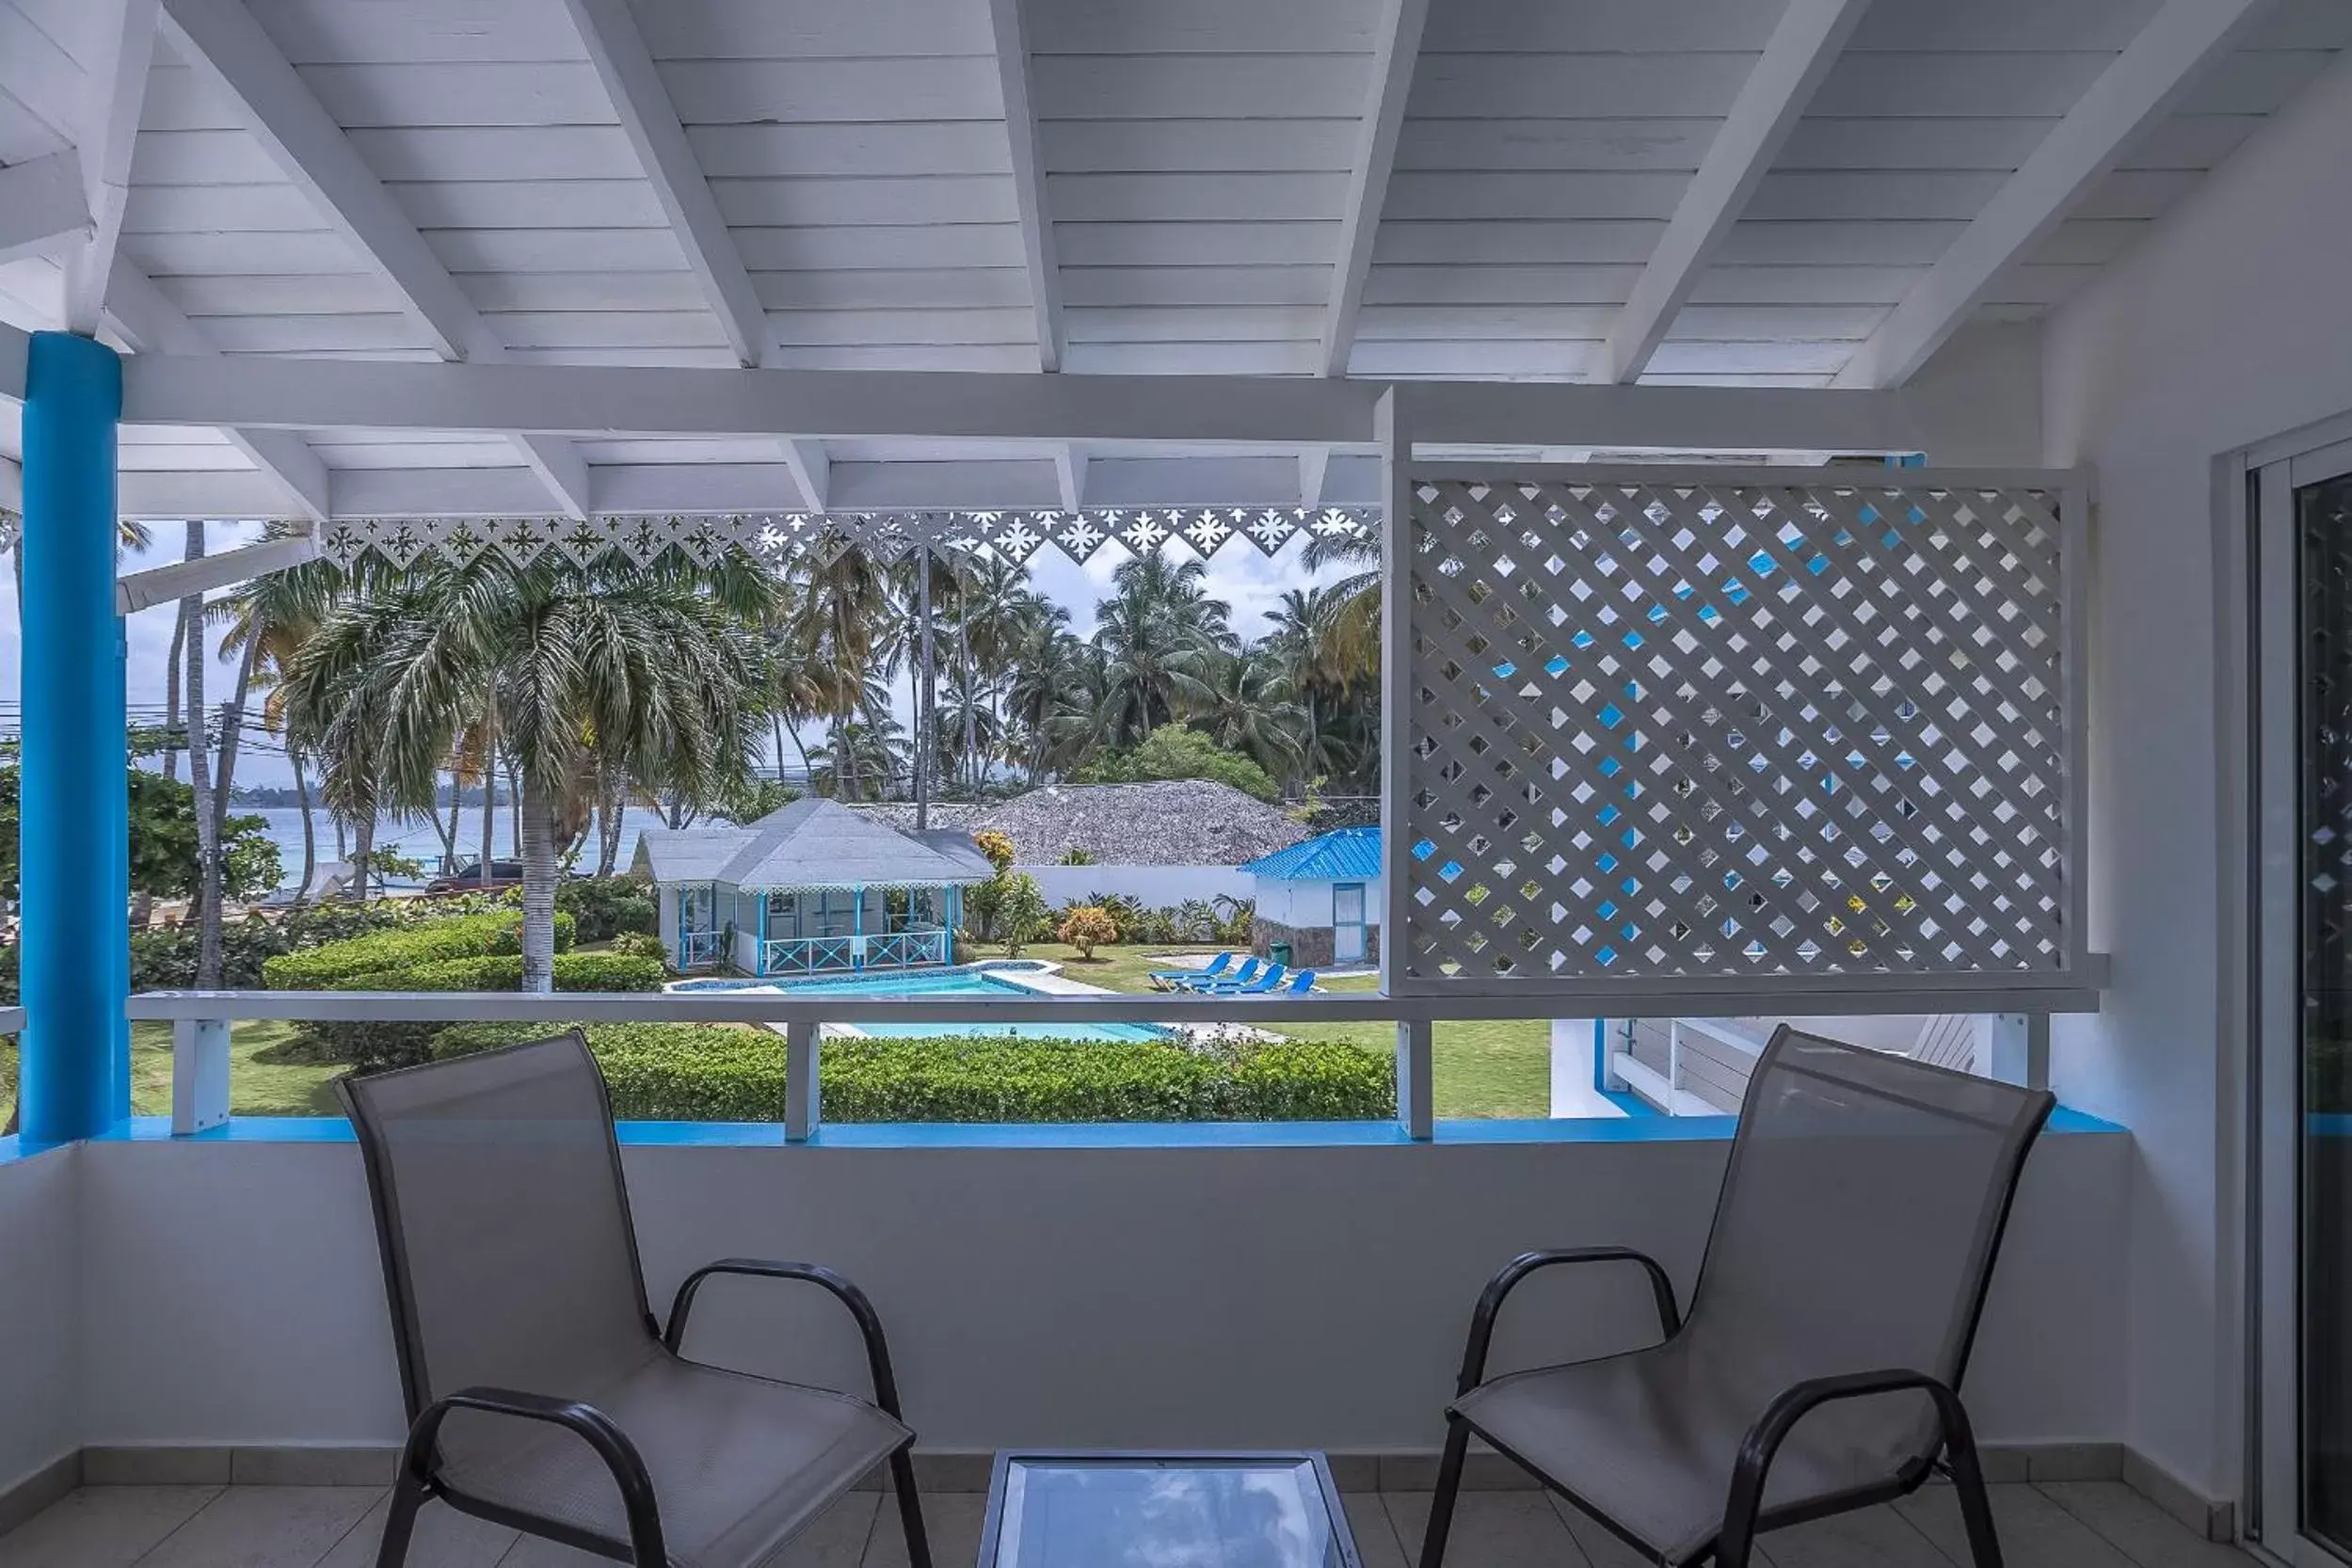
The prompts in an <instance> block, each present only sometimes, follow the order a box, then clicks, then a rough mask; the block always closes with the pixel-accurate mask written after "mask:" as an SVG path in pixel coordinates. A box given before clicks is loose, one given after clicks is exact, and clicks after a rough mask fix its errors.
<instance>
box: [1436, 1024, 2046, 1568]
mask: <svg viewBox="0 0 2352 1568" xmlns="http://www.w3.org/2000/svg"><path fill="white" fill-rule="evenodd" d="M2054 1103H2055V1102H2054V1100H2053V1099H2052V1096H2049V1095H2048V1094H2047V1093H2044V1092H2040V1091H2028V1090H2024V1089H2019V1088H2015V1087H2012V1086H2010V1085H2008V1084H2003V1083H1993V1082H1989V1081H1987V1080H1983V1079H1977V1078H1970V1077H1966V1076H1964V1075H1962V1074H1959V1073H1955V1072H1950V1071H1947V1070H1945V1069H1944V1068H1941V1067H1936V1066H1931V1065H1928V1064H1923V1063H1920V1062H1917V1061H1912V1060H1908V1059H1905V1058H1902V1057H1896V1056H1890V1055H1885V1054H1881V1053H1880V1052H1877V1051H1870V1050H1863V1049H1859V1048H1855V1047H1851V1046H1846V1045H1841V1044H1839V1043H1838V1042H1836V1041H1833V1040H1826V1039H1822V1038H1820V1037H1818V1036H1816V1035H1808V1034H1799V1033H1795V1032H1792V1031H1790V1030H1788V1029H1787V1028H1785V1027H1784V1028H1782V1029H1781V1030H1779V1031H1778V1032H1775V1033H1774V1035H1773V1036H1772V1040H1771V1043H1770V1045H1769V1046H1768V1048H1766V1049H1765V1051H1764V1054H1763V1056H1762V1058H1761V1059H1760V1060H1759V1062H1758V1063H1757V1065H1756V1069H1755V1072H1754V1074H1753V1076H1752V1078H1751V1079H1750V1080H1749V1084H1748V1093H1747V1097H1746V1099H1745V1101H1744V1102H1743V1104H1742V1106H1741V1109H1740V1117H1739V1130H1738V1133H1737V1135H1736V1137H1735V1139H1734V1140H1733V1144H1732V1150H1731V1156H1730V1160H1729V1162H1728V1164H1727V1165H1726V1167H1725V1170H1724V1174H1723V1186H1722V1191H1721V1193H1720V1197H1719V1199H1718V1201H1717V1206H1716V1212H1715V1224H1714V1227H1713V1229H1712V1231H1711V1232H1710V1234H1709V1236H1708V1240H1707V1251H1706V1256H1705V1260H1704V1263H1703V1265H1702V1267H1701V1270H1700V1274H1699V1280H1698V1284H1697V1287H1696V1288H1695V1290H1694V1292H1693V1294H1692V1296H1691V1300H1690V1309H1689V1313H1688V1317H1687V1318H1686V1317H1682V1316H1679V1315H1678V1314H1677V1312H1676V1309H1675V1306H1674V1302H1673V1292H1672V1286H1671V1284H1670V1283H1669V1281H1668V1279H1667V1276H1666V1273H1665V1272H1664V1270H1662V1269H1661V1268H1659V1267H1658V1265H1657V1264H1656V1262H1655V1261H1653V1260H1651V1259H1649V1258H1647V1257H1644V1256H1640V1254H1638V1253H1634V1252H1631V1251H1630V1250H1628V1249H1624V1248H1586V1249H1580V1250H1576V1251H1568V1252H1550V1253H1530V1254H1528V1255H1526V1256H1523V1257H1520V1258H1518V1259H1515V1260H1514V1261H1513V1262H1512V1264H1510V1265H1509V1266H1508V1267H1506V1268H1505V1269H1504V1270H1503V1272H1501V1273H1499V1274H1497V1275H1496V1277H1495V1279H1494V1280H1493V1281H1492V1282H1490V1283H1489V1285H1488V1287H1487V1289H1486V1292H1485V1294H1484V1295H1483V1296H1482V1297H1481V1298H1480V1302H1479V1305H1478V1309H1477V1311H1476V1312H1475V1313H1474V1314H1473V1317H1472V1320H1471V1332H1470V1342H1469V1346H1468V1348H1467V1350H1466V1352H1465V1353H1464V1363H1463V1370H1462V1378H1461V1383H1460V1390H1459V1393H1458V1395H1457V1397H1456V1399H1455V1400H1454V1403H1453V1405H1452V1406H1451V1408H1450V1409H1449V1410H1448V1412H1447V1416H1448V1432H1447V1446H1446V1454H1445V1460H1444V1463H1443V1464H1442V1465H1441V1467H1440V1471H1439V1477H1438V1496H1437V1497H1436V1498H1435V1499H1434V1504H1433V1506H1432V1509H1431V1512H1430V1525H1429V1535H1428V1538H1427V1540H1426V1541H1425V1543H1424V1545H1423V1548H1422V1557H1421V1568H1439V1565H1440V1563H1441V1561H1442V1559H1443V1556H1444V1552H1445V1544H1446V1535H1447V1531H1448V1525H1449V1522H1450V1516H1451V1512H1452V1508H1453V1500H1454V1493H1455V1491H1456V1489H1457V1488H1458V1487H1459V1485H1460V1481H1461V1470H1462V1464H1463V1460H1464V1453H1465V1450H1466V1448H1467V1445H1468V1441H1469V1437H1470V1435H1471V1434H1472V1433H1473V1432H1475V1433H1477V1434H1478V1435H1480V1436H1481V1437H1483V1438H1485V1439H1486V1441H1488V1442H1489V1443H1491V1444H1492V1445H1493V1446H1494V1447H1495V1448H1497V1449H1499V1450H1500V1451H1501V1452H1503V1453H1504V1454H1506V1455H1508V1456H1510V1457H1511V1458H1512V1459H1513V1460H1515V1461H1516V1462H1517V1463H1518V1464H1521V1465H1522V1466H1524V1467H1525V1468H1527V1469H1528V1470H1530V1471H1532V1472H1533V1473H1534V1474H1535V1475H1536V1476H1537V1477H1538V1478H1539V1479H1541V1480H1544V1482H1545V1483H1546V1484H1547V1485H1549V1486H1551V1487H1552V1488H1553V1489H1554V1490H1556V1491H1558V1492H1560V1493H1561V1494H1562V1495H1563V1496H1566V1497H1568V1498H1569V1500H1570V1501H1572V1502H1574V1503H1575V1504H1576V1505H1577V1506H1578V1507H1579V1508H1581V1509H1583V1510H1584V1511H1585V1512H1588V1513H1590V1514H1592V1516H1593V1517H1594V1518H1595V1519H1597V1520H1598V1521H1600V1522H1601V1523H1602V1524H1604V1525H1606V1526H1608V1528H1610V1529H1611V1530H1612V1531H1614V1532H1615V1533H1616V1534H1618V1535H1620V1536H1622V1537H1623V1538H1624V1539H1625V1540H1626V1541H1627V1542H1629V1543H1630V1544H1633V1545H1635V1546H1636V1547H1638V1548H1640V1550H1641V1552H1642V1553H1643V1554H1644V1555H1645V1556H1647V1557H1649V1558H1650V1559H1652V1560H1656V1561H1657V1562H1660V1563H1663V1564H1668V1565H1670V1568H1674V1565H1679V1564H1682V1563H1687V1562H1691V1561H1694V1560H1698V1559H1700V1558H1704V1557H1708V1556H1713V1557H1714V1558H1715V1559H1716V1560H1717V1561H1718V1562H1719V1563H1722V1564H1724V1565H1725V1568H1744V1564H1745V1563H1746V1561H1747V1558H1748V1553H1749V1550H1750V1547H1751V1545H1752V1542H1753V1538H1754V1536H1755V1535H1756V1533H1757V1532H1759V1531H1760V1530H1765V1529H1771V1528H1777V1527H1779V1526H1783V1525H1790V1524H1796V1523H1799V1522H1800V1521H1802V1520H1805V1519H1811V1518H1817V1517H1820V1516H1822V1515H1824V1514H1828V1513H1834V1512H1843V1511H1845V1510H1847V1509H1850V1508H1860V1507H1865V1506H1868V1505H1870V1504H1873V1503H1878V1502H1882V1501H1886V1500H1888V1499H1890V1498H1893V1497H1896V1496H1901V1495H1902V1494H1904V1493H1906V1492H1908V1491H1910V1490H1912V1488H1913V1487H1916V1486H1917V1485H1919V1484H1920V1483H1921V1482H1922V1481H1923V1480H1926V1479H1927V1477H1928V1473H1929V1469H1930V1466H1931V1464H1932V1462H1933V1461H1934V1460H1935V1458H1936V1456H1937V1454H1938V1453H1939V1452H1940V1451H1941V1452H1943V1453H1944V1454H1946V1455H1948V1457H1949V1461H1950V1464H1951V1469H1952V1473H1953V1478H1954V1480H1956V1481H1957V1482H1958V1483H1959V1485H1960V1503H1961V1511H1962V1513H1963V1516H1964V1517H1965V1519H1966V1522H1967V1525H1968V1533H1969V1541H1970V1545H1971V1548H1972V1550H1973V1551H1974V1552H1975V1554H1976V1560H1977V1563H1978V1568H1997V1565H1998V1563H1999V1560H2000V1558H1999V1550H2000V1548H1999V1544H1998V1542H1997V1540H1996V1539H1995V1538H1994V1536H1993V1532H1992V1515H1991V1512H1990V1509H1989V1508H1988V1507H1987V1506H1986V1501H1985V1496H1984V1489H1983V1480H1982V1477H1981V1474H1980V1472H1979V1469H1978V1466H1977V1464H1976V1447H1975V1441H1974V1438H1973V1436H1972V1435H1971V1433H1970V1431H1969V1428H1968V1421H1967V1413H1966V1410H1965V1408H1964V1407H1963V1406H1962V1405H1961V1403H1960V1398H1959V1394H1958V1392H1957V1390H1958V1388H1959V1384H1960V1375H1961V1373H1962V1371H1963V1370H1964V1369H1965V1368H1966V1365H1967V1360H1968V1350H1969V1345H1970V1342H1971V1341H1972V1339H1973V1338H1974V1336H1975V1334H1976V1320H1977V1317H1978V1315H1979V1313H1980V1311H1981V1310H1982V1307H1983V1304H1984V1297H1985V1290H1986V1288H1987V1286H1988V1284H1989V1282H1990V1280H1991V1277H1992V1264H1993V1258H1994V1256H1995V1254H1996V1252H1997V1251H1998V1248H1999V1245H2000V1237H2001V1231H2002V1228H2003V1226H2004V1224H2006V1222H2007V1219H2008V1209H2009V1204H2010V1201H2011V1198H2012V1196H2013V1194H2014V1193H2015V1192H2016V1186H2017V1179H2018V1176H2019V1173H2020V1171H2021V1170H2022V1168H2023V1166H2024V1159H2025V1154H2026V1151H2027V1150H2028V1149H2029V1148H2030V1147H2031V1145H2032V1144H2033V1141H2034V1139H2035V1137H2036V1136H2037V1135H2038V1134H2039V1133H2040V1129H2041V1127H2042V1124H2043V1123H2044V1122H2045V1121H2046V1120H2047V1119H2048V1117H2049V1113H2050V1110H2051V1107H2052V1105H2053V1104H2054ZM1600 1262H1607V1263H1614V1264H1620V1265H1625V1264H1630V1265H1634V1266H1637V1267H1640V1268H1641V1269H1643V1270H1644V1271H1646V1272H1647V1273H1648V1276H1649V1280H1650V1284H1651V1288H1652V1290H1653V1292H1654V1294H1655V1296H1656V1303H1657V1308H1658V1317H1659V1326H1660V1329H1661V1331H1662V1333H1663V1336H1664V1337H1663V1339H1662V1340H1661V1342H1660V1343H1658V1344H1656V1345H1655V1346H1651V1347H1648V1348H1645V1349H1640V1350H1635V1351H1631V1352H1625V1353H1624V1354H1620V1355H1614V1356H1608V1357H1604V1358H1600V1359H1597V1360H1591V1361H1584V1362H1577V1363H1572V1364H1569V1365H1566V1366H1558V1367H1544V1368H1535V1369H1533V1370H1529V1371H1522V1372H1514V1373H1512V1374H1509V1375H1506V1376H1501V1377H1496V1378H1494V1379H1492V1380H1491V1381H1490V1380H1488V1379H1487V1378H1486V1377H1485V1359H1486V1350H1487V1346H1488V1343H1489V1342H1490V1340H1491V1337H1492V1335H1493V1332H1494V1326H1495V1321H1496V1316H1497V1314H1498V1313H1499V1312H1500V1310H1501V1307H1502V1305H1503V1303H1504V1301H1505V1300H1506V1299H1507V1298H1508V1296H1509V1295H1510V1293H1511V1291H1512V1288H1514V1287H1515V1286H1516V1285H1517V1284H1518V1283H1519V1282H1520V1281H1521V1280H1522V1279H1525V1278H1526V1277H1527V1276H1528V1274H1530V1273H1532V1272H1535V1271H1537V1270H1539V1269H1543V1268H1546V1267H1550V1266H1553V1265H1558V1264H1569V1263H1578V1264H1581V1263H1600Z"/></svg>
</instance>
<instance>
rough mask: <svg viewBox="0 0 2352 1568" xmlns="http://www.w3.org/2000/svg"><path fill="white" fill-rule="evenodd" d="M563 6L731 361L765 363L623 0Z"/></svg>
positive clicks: (732, 257) (740, 268)
mask: <svg viewBox="0 0 2352 1568" xmlns="http://www.w3.org/2000/svg"><path fill="white" fill-rule="evenodd" d="M565 5H566V7H567V8H568V10H569V11H570V12H571V19H572V24H573V25H574V26H575V27H577V28H578V29H579V33H580V41H581V43H582V45H583V46H584V47H585V48H586V50H587V52H588V60H589V63H590V64H592V65H594V66H595V67H596V72H597V75H598V76H599V77H600V79H601V80H602V81H603V83H604V88H605V91H606V92H607V93H609V94H610V95H611V97H612V100H613V108H614V112H615V113H616V114H617V115H618V116H619V117H620V122H621V129H622V130H623V131H625V132H626V133H628V136H629V144H630V146H631V147H632V148H633V149H634V150H635V152H636V154H637V159H638V162H639V163H640V164H641V165H643V166H644V168H645V176H646V179H647V181H648V183H649V184H651V185H652V186H653V193H654V195H655V196H656V197H657V198H658V199H659V200H660V201H661V203H662V211H663V212H664V214H666V215H667V216H668V218H669V225H670V229H671V232H674V233H675V234H676V235H677V236H678V243H679V245H680V248H683V249H684V250H685V252H686V264H687V265H688V266H689V267H691V268H693V270H694V274H695V276H696V279H697V280H699V281H700V282H701V284H702V288H703V292H704V293H705V294H707V295H708V296H710V301H711V310H712V313H713V314H715V315H716V316H717V317H718V321H719V326H720V328H722V329H723V330H724V331H725V332H726V333H727V341H728V344H729V345H730V346H731V347H732V348H733V349H734V350H735V358H736V360H737V361H738V362H739V363H741V364H744V365H757V364H760V362H762V361H763V360H765V359H766V358H767V351H768V346H769V342H770V335H769V332H768V317H767V312H765V311H764V310H762V309H761V308H760V296H759V295H758V294H757V293H756V292H755V291H754V290H753V289H752V286H751V275H750V274H749V273H747V272H745V271H744V261H743V257H742V255H741V254H740V253H739V252H738V251H737V250H736V248H735V241H734V236H733V235H732V234H730V233H729V232H728V227H727V223H726V220H725V219H724V218H722V217H721V216H719V207H718V202H717V201H716V200H713V199H712V195H711V183H710V181H709V180H708V179H707V178H706V177H705V176H704V174H703V171H702V167H701V165H700V163H699V162H698V161H697V160H696V156H695V150H694V147H693V145H692V144H691V143H689V142H688V141H687V139H686V132H685V128H684V126H683V125H681V124H680V121H679V118H678V110H677V107H676V105H675V104H672V103H671V102H670V96H669V90H668V88H665V87H664V86H663V83H662V75H661V72H659V71H658V70H657V69H656V68H655V66H654V63H653V56H652V54H651V52H650V51H648V49H647V48H646V44H645V38H644V36H643V35H642V34H641V33H639V32H638V30H637V24H636V21H635V19H634V18H633V17H632V15H631V14H630V9H629V0H565Z"/></svg>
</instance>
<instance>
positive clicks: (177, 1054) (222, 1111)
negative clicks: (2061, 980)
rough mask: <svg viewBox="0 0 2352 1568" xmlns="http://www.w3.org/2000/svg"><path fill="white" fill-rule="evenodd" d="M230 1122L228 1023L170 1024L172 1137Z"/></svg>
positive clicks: (212, 1020)
mask: <svg viewBox="0 0 2352 1568" xmlns="http://www.w3.org/2000/svg"><path fill="white" fill-rule="evenodd" d="M228 1119H229V1020H228V1019H226V1018H174V1019H173V1020H172V1021H171V1135H172V1136H173V1137H174V1138H184V1137H186V1136H187V1135H188V1134H189V1133H191V1132H201V1131H203V1130H204V1129H205V1128H212V1127H218V1126H220V1125H221V1124H222V1123H223V1122H226V1121H227V1120H228Z"/></svg>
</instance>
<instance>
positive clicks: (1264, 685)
mask: <svg viewBox="0 0 2352 1568" xmlns="http://www.w3.org/2000/svg"><path fill="white" fill-rule="evenodd" d="M1193 722H1194V724H1195V725H1196V726H1197V727H1198V728H1201V729H1203V730H1205V731H1207V733H1208V738H1209V739H1210V740H1212V741H1214V742H1216V743H1217V744H1219V745H1220V746H1222V747H1224V749H1225V750H1227V751H1235V752H1240V754H1241V755H1242V756H1244V757H1247V758H1249V759H1250V760H1252V761H1254V762H1256V764H1257V765H1258V766H1259V767H1261V768H1264V769H1265V770H1266V772H1267V773H1268V774H1269V775H1270V776H1272V777H1275V778H1284V777H1287V776H1290V775H1292V774H1294V773H1295V772H1296V770H1297V768H1298V765H1299V762H1300V760H1301V759H1302V758H1303V757H1304V754H1305V734H1304V732H1305V728H1306V712H1305V710H1304V709H1303V708H1301V707H1300V706H1299V705H1298V704H1297V703H1296V702H1293V701H1292V700H1291V699H1290V678H1289V676H1288V674H1287V673H1285V671H1284V670H1283V667H1282V663H1281V660H1280V658H1279V656H1278V655H1277V654H1275V652H1274V651H1273V650H1272V649H1271V648H1266V647H1265V646H1264V645H1262V644H1261V645H1259V646H1257V647H1255V648H1244V649H1242V650H1241V651H1240V652H1239V653H1234V654H1228V655H1226V656H1224V658H1222V659H1220V660H1219V661H1218V663H1217V668H1216V672H1215V673H1214V674H1213V675H1212V676H1211V677H1210V678H1209V682H1208V697H1207V699H1206V700H1205V701H1204V702H1203V703H1202V704H1201V707H1200V711H1199V713H1198V714H1197V715H1196V717H1195V719H1194V721H1193Z"/></svg>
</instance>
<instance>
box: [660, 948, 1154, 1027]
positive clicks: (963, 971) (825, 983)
mask: <svg viewBox="0 0 2352 1568" xmlns="http://www.w3.org/2000/svg"><path fill="white" fill-rule="evenodd" d="M998 968H1000V969H1012V968H1025V969H1029V970H1032V972H1040V973H1042V972H1043V971H1044V969H1045V966H1044V965H1042V964H1026V965H1015V964H1009V963H1008V964H1003V965H1000V966H998ZM669 988H670V989H671V990H673V991H781V992H785V993H787V994H789V995H792V996H796V997H939V996H960V997H1033V996H1035V995H1036V994H1037V993H1036V992H1034V991H1032V990H1031V989H1030V988H1029V987H1027V986H1026V985H1016V984H1013V983H1012V982H1011V981H1009V980H1000V979H998V978H997V977H996V975H994V974H992V973H990V972H989V971H988V970H986V969H975V968H955V969H917V970H910V971H907V972H905V973H902V974H852V975H835V976H832V977H830V978H827V979H822V980H681V981H679V982H678V983H677V984H673V985H671V986H670V987H669ZM843 1027H844V1028H845V1029H855V1030H856V1031H857V1032H858V1033H860V1034H867V1035H872V1036H874V1037H876V1038H881V1039H892V1040H899V1039H920V1038H921V1037H923V1036H926V1035H934V1034H993V1035H1002V1036H1004V1037H1006V1038H1008V1039H1015V1040H1172V1039H1174V1038H1176V1031H1175V1030H1173V1029H1165V1028H1162V1027H1161V1026H1160V1025H1159V1024H1117V1023H1066V1024H1041V1023H1002V1022H997V1023H937V1024H880V1023H863V1024H852V1025H844V1026H843Z"/></svg>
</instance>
